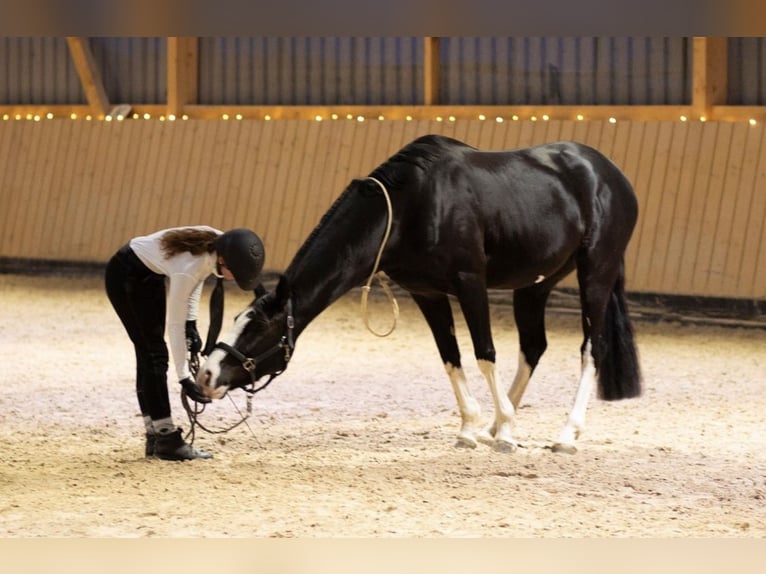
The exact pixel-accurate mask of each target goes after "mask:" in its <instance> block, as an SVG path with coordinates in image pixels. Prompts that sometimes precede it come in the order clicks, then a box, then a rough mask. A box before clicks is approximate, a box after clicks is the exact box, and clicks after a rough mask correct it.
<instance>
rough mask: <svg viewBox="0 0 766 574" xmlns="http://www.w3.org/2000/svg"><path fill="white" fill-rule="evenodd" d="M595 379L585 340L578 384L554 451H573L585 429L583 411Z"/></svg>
mask: <svg viewBox="0 0 766 574" xmlns="http://www.w3.org/2000/svg"><path fill="white" fill-rule="evenodd" d="M595 381H596V365H595V363H594V362H593V355H592V354H591V343H590V340H588V341H587V343H586V345H585V350H584V351H583V354H582V371H581V374H580V385H579V386H578V387H577V394H576V395H575V400H574V405H573V406H572V411H571V412H570V413H569V418H568V419H567V423H566V425H565V426H564V429H563V430H562V431H561V434H560V435H559V439H558V442H556V443H555V444H554V445H553V450H554V451H561V452H570V453H571V452H575V451H576V450H577V448H576V447H575V442H576V440H577V438H578V437H579V436H580V433H581V432H582V431H584V430H585V412H586V410H587V409H588V402H589V401H590V396H591V393H592V391H593V384H594V382H595Z"/></svg>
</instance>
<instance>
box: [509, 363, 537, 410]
mask: <svg viewBox="0 0 766 574" xmlns="http://www.w3.org/2000/svg"><path fill="white" fill-rule="evenodd" d="M531 377H532V367H530V366H529V363H527V358H526V357H525V356H524V353H523V352H522V351H521V350H519V365H518V367H517V368H516V376H515V377H514V378H513V383H511V388H510V390H509V391H508V398H509V399H510V400H511V404H512V405H513V408H514V409H516V410H518V409H519V404H521V397H522V396H523V395H524V391H526V390H527V384H528V383H529V379H530V378H531Z"/></svg>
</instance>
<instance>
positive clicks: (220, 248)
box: [215, 228, 266, 291]
mask: <svg viewBox="0 0 766 574" xmlns="http://www.w3.org/2000/svg"><path fill="white" fill-rule="evenodd" d="M215 250H216V252H217V253H218V255H220V256H221V257H223V260H224V262H225V263H226V267H228V269H229V271H231V274H232V275H234V280H235V281H236V282H237V285H239V287H240V289H244V290H245V291H252V290H253V289H255V287H256V286H257V285H258V278H259V277H260V275H261V270H262V269H263V261H264V259H265V258H266V251H265V250H264V248H263V242H262V241H261V238H260V237H258V236H257V235H256V234H255V233H253V232H252V231H250V230H249V229H244V228H237V229H231V230H229V231H226V232H225V233H223V234H221V235H220V236H219V237H218V239H216V242H215Z"/></svg>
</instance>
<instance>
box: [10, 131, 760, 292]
mask: <svg viewBox="0 0 766 574" xmlns="http://www.w3.org/2000/svg"><path fill="white" fill-rule="evenodd" d="M426 133H442V134H445V135H450V136H453V137H456V138H459V139H462V140H465V141H467V142H468V143H471V144H473V145H476V146H479V147H482V148H487V149H501V148H515V147H520V146H527V145H532V144H535V143H542V142H545V141H553V140H559V139H573V140H578V141H582V142H585V143H588V144H590V145H593V146H594V147H597V148H599V149H601V150H602V151H603V152H604V153H605V154H607V155H608V156H610V157H611V158H612V159H613V160H614V161H615V162H616V163H617V164H618V165H619V166H621V167H622V169H623V170H624V171H625V173H626V175H627V176H628V178H629V179H630V180H631V181H632V182H633V183H634V186H635V188H636V192H637V194H638V196H639V202H640V210H641V211H640V218H639V223H638V226H637V229H636V231H635V234H634V237H633V240H632V242H631V245H630V247H629V251H628V257H627V272H628V282H629V289H630V290H633V291H641V292H650V293H663V294H680V295H700V296H714V297H735V298H748V299H766V225H764V220H765V219H766V146H765V145H764V137H766V130H764V128H763V126H761V125H760V124H758V125H754V126H753V125H749V124H748V123H744V122H742V123H730V122H706V123H701V122H681V121H674V122H671V121H668V122H657V121H654V122H649V121H647V122H641V121H620V122H617V123H615V124H612V123H609V122H606V121H604V122H602V121H582V122H577V121H542V120H540V121H504V122H496V121H494V120H492V121H490V120H486V121H479V120H458V121H455V122H449V121H441V122H440V121H435V120H434V121H403V120H400V121H378V120H367V121H364V122H359V121H356V120H345V119H344V120H336V121H322V122H316V121H306V120H274V121H255V120H244V121H231V120H230V121H201V120H188V121H175V122H169V121H164V122H163V121H158V120H128V121H123V122H117V121H113V122H95V121H93V122H89V121H84V120H65V119H54V120H48V121H46V120H43V121H40V122H34V121H6V122H2V123H0V258H3V257H4V258H32V259H49V260H62V261H88V262H102V261H106V259H107V258H108V257H109V256H110V255H111V253H112V252H113V251H114V250H115V249H116V248H117V247H119V246H120V245H121V244H122V243H124V242H125V241H126V240H127V239H128V238H129V237H131V236H133V235H136V234H141V233H146V232H150V231H154V230H156V229H160V228H162V227H166V226H174V225H184V224H194V223H207V224H210V225H214V226H217V227H220V228H224V229H225V228H230V227H234V226H247V227H251V228H253V229H254V230H256V231H257V232H258V233H260V234H261V235H262V237H263V238H264V242H265V244H266V248H267V252H268V256H267V265H266V266H267V268H268V269H269V270H273V271H279V270H282V269H284V268H285V267H286V266H287V264H288V263H289V261H290V259H291V257H292V256H293V254H294V253H295V252H296V251H297V249H298V247H299V246H300V244H301V242H302V241H303V239H304V238H305V237H306V236H307V235H308V234H309V233H310V231H311V229H312V228H313V227H314V225H316V223H317V222H318V221H319V219H320V218H321V216H322V214H323V213H324V212H325V210H326V209H327V208H328V207H329V205H330V204H331V203H332V201H333V200H334V199H335V197H337V195H338V194H339V193H340V192H341V191H342V190H343V188H344V187H345V185H346V184H347V183H348V181H349V180H350V179H351V178H353V177H357V176H363V175H366V174H367V173H369V172H370V171H371V170H372V169H373V168H374V167H375V166H376V165H377V164H379V163H381V162H382V161H384V160H385V159H386V158H388V157H389V155H391V154H392V153H393V152H395V151H396V150H397V149H399V148H400V147H401V146H403V145H404V144H406V143H407V142H409V141H410V140H412V139H414V138H415V137H417V136H419V135H423V134H426ZM567 284H568V285H574V282H573V280H572V278H569V280H568V283H567Z"/></svg>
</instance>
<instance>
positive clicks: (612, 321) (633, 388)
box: [598, 264, 641, 401]
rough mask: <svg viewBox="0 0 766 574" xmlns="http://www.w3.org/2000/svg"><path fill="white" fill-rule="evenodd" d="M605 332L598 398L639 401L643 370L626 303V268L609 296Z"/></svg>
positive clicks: (621, 269)
mask: <svg viewBox="0 0 766 574" xmlns="http://www.w3.org/2000/svg"><path fill="white" fill-rule="evenodd" d="M604 329H605V330H604V338H605V341H606V349H605V351H606V352H605V354H604V357H603V360H602V362H601V367H600V369H599V373H598V386H599V396H600V397H601V398H602V399H604V400H607V401H616V400H620V399H629V398H632V397H637V396H638V395H640V394H641V367H640V365H639V361H638V351H637V350H636V342H635V339H634V337H633V327H632V325H631V323H630V317H629V316H628V309H627V304H626V301H625V271H624V265H623V264H621V265H620V273H619V275H618V277H617V281H616V282H615V284H614V287H613V289H612V293H611V295H610V296H609V303H608V304H607V308H606V319H605V321H604Z"/></svg>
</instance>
